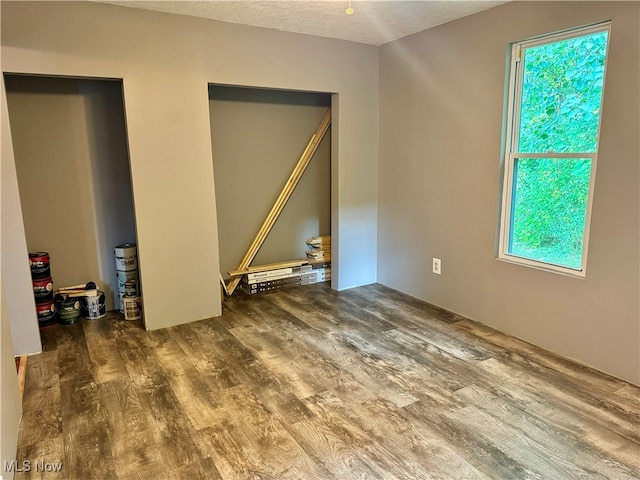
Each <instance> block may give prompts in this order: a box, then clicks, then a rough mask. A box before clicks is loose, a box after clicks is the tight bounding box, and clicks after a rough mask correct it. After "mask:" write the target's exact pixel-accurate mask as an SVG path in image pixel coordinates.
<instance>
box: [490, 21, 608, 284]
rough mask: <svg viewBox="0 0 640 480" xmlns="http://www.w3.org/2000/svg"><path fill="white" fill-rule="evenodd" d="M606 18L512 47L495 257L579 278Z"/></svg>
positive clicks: (593, 168) (595, 147)
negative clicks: (597, 23)
mask: <svg viewBox="0 0 640 480" xmlns="http://www.w3.org/2000/svg"><path fill="white" fill-rule="evenodd" d="M608 36H609V24H608V23H606V24H600V25H596V26H592V27H588V28H581V29H578V30H573V31H571V32H564V33H562V34H554V35H548V36H545V37H540V38H536V39H532V40H527V41H523V42H519V43H516V44H514V45H513V47H512V52H511V67H510V80H509V97H508V105H507V122H506V135H505V138H506V145H505V158H504V184H503V197H502V215H501V222H500V237H499V238H500V240H499V258H501V259H503V260H509V261H512V262H516V263H521V264H524V265H529V266H532V267H538V268H543V269H546V270H553V271H557V272H561V273H566V274H570V275H577V276H584V274H585V267H586V258H587V244H588V236H589V220H590V213H591V203H592V199H593V185H594V181H595V172H596V162H597V156H598V132H599V129H600V116H601V110H602V93H603V88H604V77H605V64H606V53H607V45H608Z"/></svg>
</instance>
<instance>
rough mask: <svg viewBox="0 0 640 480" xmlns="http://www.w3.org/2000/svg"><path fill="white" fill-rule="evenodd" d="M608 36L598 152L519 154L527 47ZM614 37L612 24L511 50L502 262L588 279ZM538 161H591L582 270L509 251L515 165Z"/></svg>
mask: <svg viewBox="0 0 640 480" xmlns="http://www.w3.org/2000/svg"><path fill="white" fill-rule="evenodd" d="M604 31H606V32H608V33H607V51H606V57H605V67H604V76H603V83H602V98H601V99H600V118H599V124H598V129H597V135H598V138H597V143H596V151H595V152H576V153H559V152H546V153H527V152H518V151H515V149H514V146H517V145H518V140H519V139H518V134H519V127H520V125H519V119H520V104H521V100H522V82H523V68H522V62H521V61H520V60H521V58H522V57H521V55H522V51H523V50H524V49H527V48H531V47H536V46H539V45H545V44H549V43H555V42H559V41H562V40H566V39H570V38H576V37H582V36H587V35H591V34H593V33H598V32H604ZM610 36H611V22H604V23H599V24H597V25H592V26H588V27H581V28H577V29H572V30H570V31H565V32H561V33H555V34H549V35H544V36H541V37H536V38H533V39H529V40H524V41H521V42H517V43H514V44H513V45H512V48H511V61H510V67H509V68H510V70H509V90H508V104H507V113H506V125H505V127H506V132H505V137H504V138H505V139H506V140H505V149H504V157H503V166H504V177H503V185H502V203H501V216H500V232H499V240H498V259H499V260H503V261H507V262H511V263H516V264H519V265H525V266H528V267H532V268H537V269H541V270H546V271H551V272H555V273H560V274H564V275H569V276H575V277H581V278H584V277H585V276H586V269H587V252H588V247H589V232H590V227H591V209H592V204H593V190H594V185H595V177H596V167H597V160H598V149H599V143H600V127H601V125H602V107H603V101H604V88H605V84H606V73H607V60H608V57H609V39H610ZM535 158H559V159H562V158H570V159H571V158H579V159H587V158H588V159H591V171H590V178H589V192H588V197H587V211H586V217H585V225H584V238H583V244H582V262H581V265H580V268H578V269H574V268H570V267H566V266H562V265H556V264H552V263H547V262H543V261H540V260H532V259H529V258H524V257H520V256H517V255H514V254H512V253H509V252H508V249H509V243H510V242H509V239H510V236H511V231H510V230H511V215H512V210H513V194H514V192H513V186H514V185H513V181H514V178H513V177H514V171H515V163H516V160H517V159H535Z"/></svg>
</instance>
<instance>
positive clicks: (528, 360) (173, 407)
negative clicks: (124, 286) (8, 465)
mask: <svg viewBox="0 0 640 480" xmlns="http://www.w3.org/2000/svg"><path fill="white" fill-rule="evenodd" d="M223 312H224V313H223V315H222V316H221V317H218V318H212V319H206V320H202V321H199V322H193V323H189V324H184V325H179V326H176V327H171V328H168V329H164V330H158V331H153V332H146V331H145V330H144V329H143V328H142V322H141V321H125V320H123V319H122V317H121V315H119V314H118V313H117V312H109V313H108V315H107V316H106V317H105V318H102V319H97V320H91V321H86V320H83V321H82V322H81V323H79V324H76V325H68V326H62V325H58V326H55V327H53V328H50V329H46V330H44V331H43V332H42V338H43V345H44V353H42V354H40V355H35V356H32V357H31V358H30V359H29V362H28V363H27V377H26V384H25V396H24V402H23V406H24V415H23V421H22V425H21V430H20V438H19V448H18V458H17V460H18V463H19V464H20V463H21V462H22V461H24V460H27V461H31V462H36V461H41V462H42V461H45V462H50V463H56V462H60V463H62V470H61V471H60V472H38V471H36V470H35V469H32V470H31V471H29V472H26V471H23V472H18V473H17V474H16V478H17V479H18V480H22V479H32V478H46V479H57V478H60V479H72V480H75V479H83V480H84V479H100V480H102V479H108V480H112V479H114V480H132V479H133V480H138V479H140V480H143V479H144V480H146V479H160V478H162V479H172V480H173V479H175V480H182V479H185V480H192V479H207V480H243V479H247V480H248V479H252V480H253V479H274V480H276V479H277V480H281V479H292V480H293V479H295V480H307V479H309V480H313V479H318V480H330V479H352V478H353V479H356V478H357V479H381V480H391V479H401V480H408V479H412V480H413V479H443V480H457V479H460V480H462V479H464V480H466V479H517V480H521V479H541V480H542V479H545V480H546V479H551V480H564V479H567V480H569V479H576V478H580V479H583V478H584V479H608V480H627V479H637V478H640V388H639V387H637V386H634V385H631V384H629V383H626V382H624V381H622V380H619V379H616V378H613V377H610V376H607V375H605V374H603V373H601V372H597V371H594V370H592V369H590V368H588V367H585V366H584V365H579V364H577V363H575V362H573V361H570V360H568V359H565V358H562V357H560V356H558V355H555V354H552V353H550V352H546V351H545V350H543V349H541V348H538V347H536V346H534V345H531V344H528V343H527V342H523V341H521V340H518V339H516V338H513V337H510V336H508V335H505V334H503V333H501V332H498V331H496V330H494V329H492V328H490V327H487V326H484V325H480V324H478V323H476V322H473V321H471V320H468V319H465V318H463V317H461V316H459V315H456V314H453V313H451V312H447V311H445V310H443V309H441V308H438V307H435V306H433V305H429V304H427V303H424V302H421V301H419V300H417V299H415V298H412V297H409V296H407V295H404V294H402V293H399V292H397V291H394V290H391V289H388V288H386V287H383V286H381V285H369V286H366V287H360V288H354V289H351V290H348V291H345V292H336V291H334V290H331V289H330V288H328V286H327V285H326V284H317V285H310V286H304V287H296V288H289V289H285V290H279V291H277V292H273V293H269V294H265V295H255V296H248V295H245V294H243V293H242V292H237V293H236V294H235V295H234V296H233V297H231V298H228V299H226V301H225V303H224V306H223Z"/></svg>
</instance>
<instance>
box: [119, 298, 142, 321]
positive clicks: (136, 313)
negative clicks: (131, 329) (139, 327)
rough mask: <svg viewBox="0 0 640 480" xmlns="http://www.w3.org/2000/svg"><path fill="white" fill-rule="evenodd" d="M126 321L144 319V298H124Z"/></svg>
mask: <svg viewBox="0 0 640 480" xmlns="http://www.w3.org/2000/svg"><path fill="white" fill-rule="evenodd" d="M122 303H123V308H124V319H125V320H139V319H141V318H142V297H140V296H137V297H129V296H127V295H125V296H124V297H122Z"/></svg>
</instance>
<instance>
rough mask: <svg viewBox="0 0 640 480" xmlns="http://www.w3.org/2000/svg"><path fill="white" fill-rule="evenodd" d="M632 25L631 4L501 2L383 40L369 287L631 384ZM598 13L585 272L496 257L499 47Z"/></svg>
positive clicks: (634, 304)
mask: <svg viewBox="0 0 640 480" xmlns="http://www.w3.org/2000/svg"><path fill="white" fill-rule="evenodd" d="M639 18H640V16H639V4H638V3H637V2H619V3H614V2H582V3H577V2H567V3H560V2H513V3H510V4H507V5H503V6H500V7H497V8H494V9H491V10H488V11H485V12H483V13H480V14H477V15H473V16H470V17H467V18H464V19H461V20H458V21H455V22H451V23H449V24H446V25H442V26H440V27H437V28H434V29H431V30H428V31H425V32H421V33H418V34H415V35H413V36H410V37H407V38H405V39H401V40H398V41H395V42H392V43H390V44H387V45H384V46H382V48H381V49H380V119H381V121H380V170H379V191H378V194H379V217H378V225H379V229H378V247H379V250H378V279H379V282H381V283H383V284H385V285H388V286H390V287H393V288H395V289H398V290H401V291H404V292H406V293H409V294H411V295H414V296H416V297H418V298H421V299H424V300H426V301H429V302H432V303H434V304H437V305H440V306H442V307H445V308H447V309H450V310H453V311H455V312H458V313H460V314H463V315H465V316H468V317H471V318H473V319H475V320H478V321H480V322H483V323H485V324H488V325H491V326H494V327H496V328H498V329H500V330H502V331H505V332H508V333H510V334H513V335H515V336H517V337H521V338H523V339H525V340H528V341H530V342H533V343H535V344H537V345H540V346H542V347H545V348H548V349H550V350H552V351H555V352H558V353H560V354H562V355H564V356H567V357H570V358H574V359H577V360H579V361H581V362H583V363H585V364H588V365H591V366H594V367H596V368H598V369H600V370H603V371H605V372H608V373H610V374H613V375H616V376H618V377H620V378H623V379H626V380H629V381H631V382H634V383H636V384H638V383H640V331H639V329H640V325H639V324H640V322H639V318H640V311H639V305H638V302H639V300H638V297H639V291H640V285H639V266H640V259H639V249H638V245H639V244H640V236H639V197H640V193H639V192H640V190H639V184H638V181H639V160H638V159H639V156H640V152H639V145H638V131H640V125H639V120H638V117H639V112H640V105H639V96H638V94H639V92H638V85H640V77H639V73H638V70H639V66H638V62H639V58H640V53H639V45H640V38H639V36H638V24H639ZM609 19H611V20H613V23H612V28H611V37H610V52H609V61H608V67H607V78H606V86H605V93H604V109H603V115H602V127H601V139H600V153H599V157H598V167H597V168H598V170H597V174H596V185H595V196H594V204H593V214H592V222H591V237H590V250H589V257H588V265H587V277H586V279H584V280H581V279H576V278H570V277H567V276H562V275H558V274H553V273H548V272H544V271H540V270H534V269H531V268H525V267H522V266H518V265H513V264H509V263H504V262H500V261H498V260H496V259H495V253H496V234H497V218H498V201H499V193H500V181H501V176H500V149H501V145H502V140H501V132H502V116H503V105H504V91H505V62H506V53H507V47H508V45H509V42H515V41H518V40H521V39H525V38H528V37H532V36H536V35H541V34H545V33H550V32H555V31H559V30H562V29H566V28H570V27H576V26H581V25H585V24H590V23H594V22H600V21H605V20H609ZM432 257H439V258H441V259H442V275H441V276H438V275H434V274H432V273H431V259H432Z"/></svg>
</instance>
